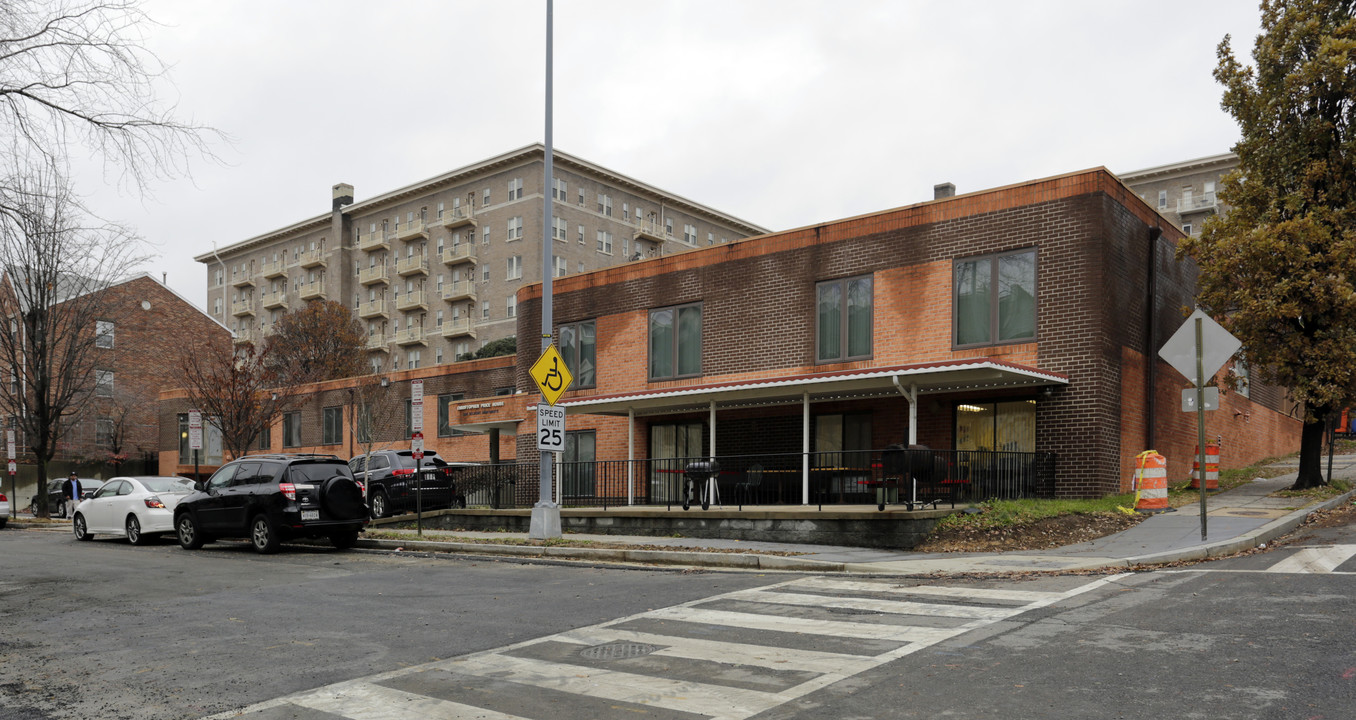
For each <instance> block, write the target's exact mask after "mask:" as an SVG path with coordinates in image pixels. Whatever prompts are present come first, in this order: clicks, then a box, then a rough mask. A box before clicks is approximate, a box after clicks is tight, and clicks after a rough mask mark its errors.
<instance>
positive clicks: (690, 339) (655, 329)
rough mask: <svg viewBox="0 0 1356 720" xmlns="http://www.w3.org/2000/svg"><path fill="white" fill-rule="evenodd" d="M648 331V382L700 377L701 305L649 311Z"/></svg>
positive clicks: (694, 304) (695, 304)
mask: <svg viewBox="0 0 1356 720" xmlns="http://www.w3.org/2000/svg"><path fill="white" fill-rule="evenodd" d="M649 331H650V337H649V347H650V353H649V355H650V371H649V376H650V379H651V380H663V379H667V378H677V377H690V376H692V375H699V374H701V371H702V306H701V303H693V304H691V305H679V306H677V307H670V308H662V309H659V310H651V311H650V323H649Z"/></svg>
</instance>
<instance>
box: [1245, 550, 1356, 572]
mask: <svg viewBox="0 0 1356 720" xmlns="http://www.w3.org/2000/svg"><path fill="white" fill-rule="evenodd" d="M1353 555H1356V545H1333V546H1331V547H1319V548H1304V549H1303V550H1300V551H1299V552H1297V553H1295V554H1294V555H1291V556H1290V557H1288V558H1286V559H1284V560H1282V561H1280V562H1278V563H1276V564H1275V565H1272V566H1271V567H1269V568H1267V572H1274V573H1330V572H1332V571H1333V570H1335V569H1337V567H1338V566H1339V565H1341V564H1342V563H1344V562H1346V561H1347V560H1350V559H1351V557H1352V556H1353Z"/></svg>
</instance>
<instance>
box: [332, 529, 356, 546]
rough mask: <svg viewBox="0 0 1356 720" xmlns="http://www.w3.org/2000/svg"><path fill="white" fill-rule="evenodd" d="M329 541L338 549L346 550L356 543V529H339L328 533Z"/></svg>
mask: <svg viewBox="0 0 1356 720" xmlns="http://www.w3.org/2000/svg"><path fill="white" fill-rule="evenodd" d="M330 543H331V544H332V545H334V546H335V547H336V548H339V549H340V550H347V549H349V548H351V547H353V546H354V545H357V544H358V530H357V528H354V529H353V530H340V531H338V532H334V533H330Z"/></svg>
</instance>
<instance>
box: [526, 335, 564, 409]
mask: <svg viewBox="0 0 1356 720" xmlns="http://www.w3.org/2000/svg"><path fill="white" fill-rule="evenodd" d="M528 374H529V375H531V376H532V380H533V381H535V382H536V383H537V388H538V389H539V390H541V396H542V397H543V398H546V402H548V403H550V404H552V405H555V404H556V401H557V400H559V399H560V396H561V395H564V394H565V389H566V388H568V387H570V383H572V382H574V376H573V375H571V374H570V369H569V368H567V367H565V358H564V357H562V356H561V354H560V351H559V350H557V349H556V346H555V345H554V344H552V345H550V346H548V347H547V348H546V349H545V350H543V351H542V353H541V357H539V358H537V361H536V362H534V363H532V368H531V369H530V370H528Z"/></svg>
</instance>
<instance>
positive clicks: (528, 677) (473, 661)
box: [446, 655, 785, 716]
mask: <svg viewBox="0 0 1356 720" xmlns="http://www.w3.org/2000/svg"><path fill="white" fill-rule="evenodd" d="M446 669H447V670H449V671H451V672H456V673H461V674H464V675H475V676H477V677H493V678H494V679H495V680H502V681H508V682H514V683H519V684H522V685H532V686H535V687H541V688H547V689H550V690H558V691H562V692H569V693H575V694H577V695H586V696H589V697H595V698H603V699H607V700H616V701H620V702H629V703H635V704H637V705H652V706H655V707H662V708H665V709H667V710H677V711H680V712H689V713H697V714H700V715H711V716H719V715H726V714H729V713H731V712H734V713H737V714H740V715H742V716H748V715H753V714H756V713H760V712H763V711H764V710H767V709H770V708H773V707H776V706H778V705H780V704H782V703H783V702H785V701H784V700H782V699H781V697H780V695H779V694H776V693H766V692H759V691H757V690H746V689H743V688H734V687H727V686H723V685H711V684H707V683H699V682H693V681H690V680H670V679H668V678H662V677H654V676H651V675H636V674H633V673H627V672H620V671H617V670H605V669H602V668H596V667H589V666H585V665H571V664H568V663H561V662H550V661H546V660H536V659H532V658H521V657H513V656H509V655H481V656H475V657H471V658H467V659H465V660H464V661H462V662H460V663H458V662H457V661H452V662H450V663H448V665H447V667H446Z"/></svg>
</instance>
